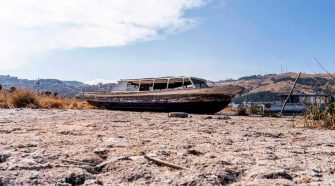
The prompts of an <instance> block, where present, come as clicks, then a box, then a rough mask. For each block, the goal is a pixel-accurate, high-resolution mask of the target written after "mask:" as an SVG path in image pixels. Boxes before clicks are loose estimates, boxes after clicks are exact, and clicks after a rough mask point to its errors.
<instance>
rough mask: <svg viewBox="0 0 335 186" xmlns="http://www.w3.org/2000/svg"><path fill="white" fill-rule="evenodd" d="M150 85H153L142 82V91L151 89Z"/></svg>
mask: <svg viewBox="0 0 335 186" xmlns="http://www.w3.org/2000/svg"><path fill="white" fill-rule="evenodd" d="M150 87H152V85H151V86H150V85H149V84H141V85H140V91H149V90H150Z"/></svg>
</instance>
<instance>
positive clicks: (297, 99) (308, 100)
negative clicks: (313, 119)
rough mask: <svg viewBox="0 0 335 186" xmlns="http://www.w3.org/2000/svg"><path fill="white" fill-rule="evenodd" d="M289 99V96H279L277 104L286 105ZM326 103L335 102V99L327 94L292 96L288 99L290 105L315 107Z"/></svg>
mask: <svg viewBox="0 0 335 186" xmlns="http://www.w3.org/2000/svg"><path fill="white" fill-rule="evenodd" d="M287 97H288V95H287V94H280V95H278V98H277V102H282V103H284V102H285V100H286V98H287ZM326 102H334V97H333V96H330V95H326V94H292V95H291V96H290V97H289V99H288V103H292V104H298V103H302V104H305V105H315V104H324V103H326Z"/></svg>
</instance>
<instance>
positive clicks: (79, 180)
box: [59, 169, 95, 185]
mask: <svg viewBox="0 0 335 186" xmlns="http://www.w3.org/2000/svg"><path fill="white" fill-rule="evenodd" d="M86 180H95V177H94V176H92V175H91V174H89V173H88V172H86V171H83V170H81V169H74V170H72V171H69V172H67V173H65V174H64V178H63V179H62V180H60V181H59V184H64V183H65V184H70V185H83V184H84V183H85V181H86Z"/></svg>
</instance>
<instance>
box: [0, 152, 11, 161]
mask: <svg viewBox="0 0 335 186" xmlns="http://www.w3.org/2000/svg"><path fill="white" fill-rule="evenodd" d="M10 156H11V153H9V152H3V153H0V163H3V162H5V161H7V159H8V158H9V157H10Z"/></svg>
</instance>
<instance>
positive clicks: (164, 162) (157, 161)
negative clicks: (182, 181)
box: [144, 155, 187, 170]
mask: <svg viewBox="0 0 335 186" xmlns="http://www.w3.org/2000/svg"><path fill="white" fill-rule="evenodd" d="M144 158H145V159H147V160H150V161H153V162H155V163H157V164H160V165H164V166H167V167H171V168H174V169H183V170H186V169H187V168H185V167H181V166H179V165H176V164H172V163H169V162H166V161H163V160H160V159H157V158H153V157H150V156H147V155H144Z"/></svg>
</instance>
